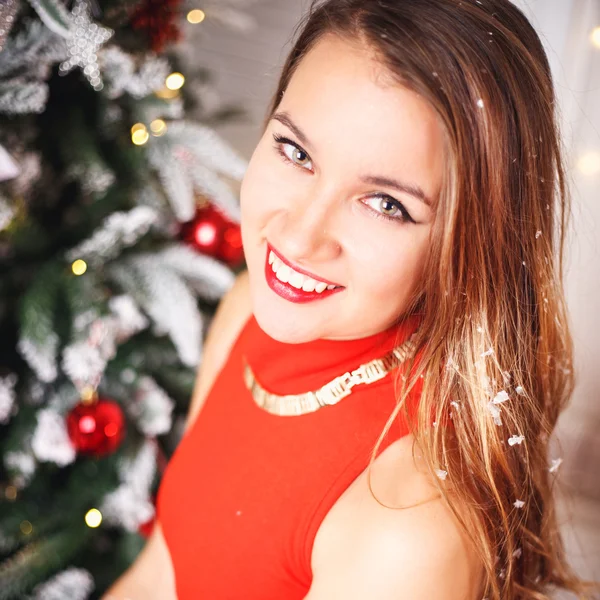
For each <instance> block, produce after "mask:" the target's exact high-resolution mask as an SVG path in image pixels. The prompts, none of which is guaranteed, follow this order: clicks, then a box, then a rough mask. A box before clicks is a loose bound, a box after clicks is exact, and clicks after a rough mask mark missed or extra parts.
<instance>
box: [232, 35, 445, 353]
mask: <svg viewBox="0 0 600 600" xmlns="http://www.w3.org/2000/svg"><path fill="white" fill-rule="evenodd" d="M387 79H389V77H387ZM385 80H386V72H385V68H384V67H383V66H382V65H381V64H380V62H379V61H378V60H377V59H376V57H375V56H374V55H373V53H372V52H368V51H367V49H366V48H365V47H364V46H361V45H360V44H355V43H351V42H349V41H348V40H345V39H343V38H340V37H339V36H335V35H326V36H323V38H322V39H321V40H319V42H318V43H316V44H315V45H314V47H313V48H312V49H311V50H310V52H308V53H307V55H306V56H305V57H304V59H303V60H302V61H301V62H300V63H299V65H298V67H297V69H296V70H295V72H294V76H293V77H292V78H291V80H290V82H289V85H288V86H287V88H286V90H285V93H284V94H283V97H282V99H281V103H280V104H279V106H278V107H277V111H276V112H274V113H273V115H272V117H271V119H270V120H269V122H268V124H267V127H266V128H265V131H264V135H263V137H262V138H261V140H260V142H259V143H258V145H257V147H256V150H255V152H254V154H253V155H252V159H251V161H250V165H249V167H248V170H247V172H246V175H245V177H244V180H243V182H242V189H241V208H242V239H243V243H244V252H245V255H246V261H247V264H248V270H249V272H250V275H251V281H252V286H251V291H252V304H253V307H254V315H255V317H256V320H257V321H258V323H259V324H260V326H261V328H262V329H263V330H264V331H265V332H266V333H268V334H269V335H270V336H271V337H274V338H275V339H278V340H281V341H287V342H291V343H298V342H304V341H308V340H311V339H316V338H325V339H337V340H342V339H354V338H358V337H364V336H367V335H370V334H372V333H376V332H378V331H382V330H384V329H386V328H387V327H389V325H390V324H391V323H392V322H394V320H396V319H398V317H399V316H400V315H402V314H403V313H404V311H405V309H406V307H408V306H409V305H411V303H412V302H413V301H414V299H415V295H418V294H419V293H420V286H419V280H420V279H421V273H422V269H423V265H424V261H425V258H426V251H427V248H428V246H429V238H430V235H431V227H432V224H433V216H434V206H435V202H434V200H431V199H435V198H436V197H437V196H438V194H439V191H440V188H441V185H442V177H443V171H444V131H443V128H442V126H441V122H440V120H439V119H438V117H437V115H436V113H435V111H434V110H433V109H432V108H431V106H430V105H429V104H428V103H427V102H426V101H425V100H424V99H423V98H421V97H419V95H418V94H416V93H415V92H413V91H411V90H409V89H407V88H403V87H401V86H398V85H393V84H392V83H391V81H386V85H383V82H384V81H385ZM430 198H431V199H430ZM267 244H270V245H271V246H272V247H274V248H276V249H277V253H278V255H279V258H280V259H281V260H282V261H284V262H285V263H286V264H288V265H289V266H290V267H291V268H292V269H295V270H296V271H301V270H302V269H305V270H308V271H310V272H311V274H312V275H311V276H312V277H313V278H314V279H317V280H323V279H328V280H333V281H336V282H338V283H339V284H340V285H342V286H343V290H341V291H339V292H338V293H336V294H335V295H334V296H331V297H329V298H328V301H327V302H326V303H325V302H312V303H306V302H303V303H301V304H294V305H290V303H289V302H288V300H289V298H288V297H282V296H281V295H276V294H273V293H272V290H271V289H270V286H269V285H268V281H267V280H266V279H265V278H264V277H260V278H258V277H257V278H254V277H252V275H253V273H254V272H255V271H258V270H261V271H262V270H263V269H262V265H263V264H264V262H265V256H266V255H267V254H268V251H267ZM278 275H279V272H278ZM286 275H287V272H285V271H284V277H285V276H286Z"/></svg>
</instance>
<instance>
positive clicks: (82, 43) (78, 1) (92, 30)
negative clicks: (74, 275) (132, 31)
mask: <svg viewBox="0 0 600 600" xmlns="http://www.w3.org/2000/svg"><path fill="white" fill-rule="evenodd" d="M71 20H72V26H71V35H70V36H69V37H68V38H67V40H66V43H67V51H68V53H69V58H68V59H67V60H65V61H64V62H62V63H61V64H60V67H59V72H60V74H61V75H66V74H67V73H68V72H69V71H71V70H73V69H74V68H75V67H81V69H82V70H83V74H84V75H85V77H86V78H87V80H88V81H89V82H90V85H91V86H92V87H93V88H94V89H95V90H96V91H99V90H101V89H102V88H103V87H104V84H103V83H102V79H101V77H100V69H99V68H98V50H99V49H100V47H101V46H102V45H103V44H104V43H105V42H107V41H108V40H109V39H110V38H111V37H112V35H113V34H114V31H113V30H112V29H108V28H107V27H102V26H101V25H98V24H97V23H93V22H92V20H91V18H90V7H89V4H88V2H86V1H85V0H75V4H74V6H73V12H72V13H71Z"/></svg>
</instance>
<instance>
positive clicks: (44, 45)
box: [0, 19, 67, 79]
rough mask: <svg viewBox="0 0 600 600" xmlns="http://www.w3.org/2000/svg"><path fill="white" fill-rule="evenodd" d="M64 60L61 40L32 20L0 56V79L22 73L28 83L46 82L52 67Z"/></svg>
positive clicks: (62, 41) (10, 40)
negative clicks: (36, 80) (35, 80)
mask: <svg viewBox="0 0 600 600" xmlns="http://www.w3.org/2000/svg"><path fill="white" fill-rule="evenodd" d="M66 57H67V46H66V44H65V41H64V39H63V38H61V37H60V36H58V35H56V34H55V33H53V32H52V31H50V29H48V28H47V27H45V26H44V25H43V24H42V23H41V22H40V21H38V20H37V19H35V20H34V19H31V20H29V21H26V22H25V23H24V27H23V30H22V31H20V32H19V33H18V34H16V35H15V36H14V37H12V38H10V39H9V40H7V42H6V45H5V46H4V49H3V50H2V52H1V53H0V77H2V78H6V77H8V76H9V75H11V74H13V73H17V72H19V73H23V72H24V73H26V74H27V77H28V78H29V79H47V78H48V77H49V76H50V72H51V68H52V65H53V64H54V63H56V62H60V61H62V60H65V58H66Z"/></svg>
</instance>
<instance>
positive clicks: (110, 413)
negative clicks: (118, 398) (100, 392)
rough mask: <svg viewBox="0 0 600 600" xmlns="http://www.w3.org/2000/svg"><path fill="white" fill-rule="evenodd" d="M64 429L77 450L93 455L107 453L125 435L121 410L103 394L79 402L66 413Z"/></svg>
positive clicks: (117, 445) (109, 452)
mask: <svg viewBox="0 0 600 600" xmlns="http://www.w3.org/2000/svg"><path fill="white" fill-rule="evenodd" d="M67 431H68V432H69V437H70V438H71V442H72V443H73V445H74V446H75V448H76V449H77V452H80V453H81V454H93V455H94V456H97V457H100V456H105V455H107V454H111V453H113V452H114V451H115V450H116V449H117V448H118V447H119V445H120V444H121V442H122V441H123V437H124V436H125V418H124V416H123V411H122V410H121V407H120V406H119V405H118V404H117V403H116V402H114V401H112V400H107V399H103V398H100V399H98V400H97V401H96V402H93V403H91V404H86V403H83V402H80V403H79V404H77V405H76V406H75V407H74V408H73V409H72V410H71V411H70V412H69V414H68V415H67Z"/></svg>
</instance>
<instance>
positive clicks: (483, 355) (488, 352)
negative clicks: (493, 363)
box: [481, 348, 494, 358]
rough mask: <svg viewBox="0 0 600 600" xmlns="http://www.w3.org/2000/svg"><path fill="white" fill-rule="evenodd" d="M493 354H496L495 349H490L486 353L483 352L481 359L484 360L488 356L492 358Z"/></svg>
mask: <svg viewBox="0 0 600 600" xmlns="http://www.w3.org/2000/svg"><path fill="white" fill-rule="evenodd" d="M492 354H494V349H493V348H488V349H487V350H486V351H485V352H483V353H482V354H481V358H484V357H486V356H492Z"/></svg>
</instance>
